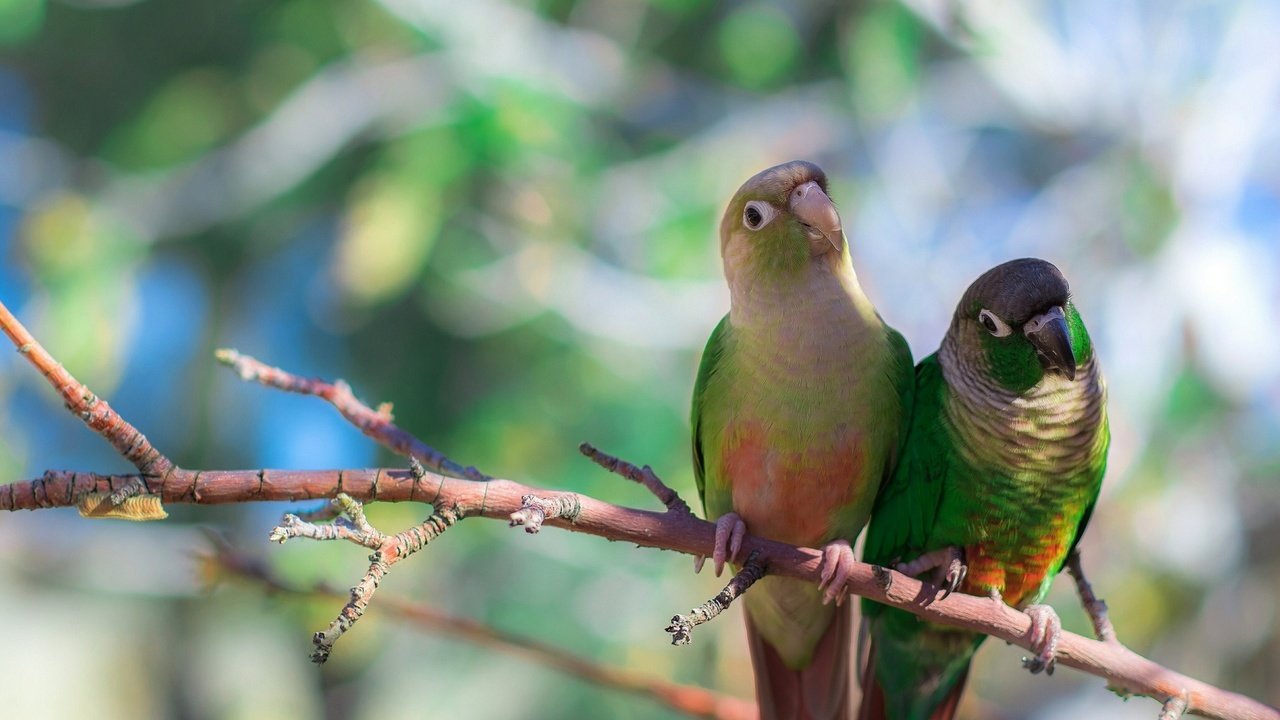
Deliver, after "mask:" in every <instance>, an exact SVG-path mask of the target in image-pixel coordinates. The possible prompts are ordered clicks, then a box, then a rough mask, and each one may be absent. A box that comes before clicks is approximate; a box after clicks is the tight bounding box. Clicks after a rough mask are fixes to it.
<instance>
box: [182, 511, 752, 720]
mask: <svg viewBox="0 0 1280 720" xmlns="http://www.w3.org/2000/svg"><path fill="white" fill-rule="evenodd" d="M210 539H211V541H212V543H213V551H212V552H211V553H209V554H201V556H200V558H201V560H202V561H203V562H204V564H205V567H206V569H207V570H210V571H211V574H212V575H213V576H214V578H215V579H218V578H220V577H222V576H230V577H233V578H236V579H240V580H245V581H248V582H251V583H254V584H256V585H258V586H260V587H262V588H264V589H266V590H267V591H269V592H272V593H282V594H286V595H294V596H298V597H303V598H308V597H310V598H337V597H341V596H342V593H341V592H339V591H337V590H335V589H333V588H331V587H329V586H327V585H324V584H317V585H314V586H312V587H303V586H300V585H295V584H290V583H287V582H286V581H284V580H283V579H282V578H280V576H279V575H278V574H276V573H274V572H272V571H271V569H270V568H269V567H267V565H266V564H265V563H263V562H262V561H261V560H259V559H257V558H254V557H251V556H248V555H246V554H243V553H238V552H236V551H235V550H233V549H232V548H231V546H230V545H229V544H228V543H227V542H226V541H225V540H223V539H222V538H221V537H219V536H217V535H216V534H212V533H211V534H210ZM377 607H378V610H380V611H382V612H386V613H389V614H391V615H394V616H396V617H398V618H400V619H402V620H406V621H408V622H410V623H412V624H414V625H417V626H418V627H421V628H423V629H424V630H428V631H431V632H436V633H440V634H442V635H447V636H450V637H455V638H459V639H461V640H465V641H468V642H472V643H475V644H477V645H481V646H484V647H488V648H493V649H496V650H501V651H503V652H507V653H511V654H513V655H520V656H523V657H525V658H527V659H529V660H532V661H534V662H535V663H537V664H539V665H541V666H544V667H550V668H554V669H556V670H559V671H560V672H563V673H566V674H568V675H572V676H574V677H577V678H581V679H582V680H585V681H587V682H589V683H594V684H596V685H599V686H601V687H606V688H612V689H614V690H621V691H623V692H629V693H634V694H636V695H639V696H641V697H647V698H649V699H651V700H653V701H655V702H658V703H660V704H662V705H665V706H666V707H669V708H671V709H672V710H675V711H677V712H680V713H683V714H685V715H689V716H692V717H699V718H709V719H710V720H754V719H755V718H757V717H758V715H759V713H758V710H757V709H756V706H755V703H752V702H749V701H746V700H741V699H739V698H735V697H730V696H728V695H721V694H720V693H716V692H712V691H710V690H706V689H703V688H700V687H695V686H692V685H680V684H677V683H673V682H669V681H666V680H660V679H657V678H651V677H648V676H647V675H645V674H642V673H639V672H635V671H633V670H627V669H624V668H618V667H609V666H604V665H599V664H597V663H595V662H593V661H591V660H587V659H585V658H580V657H577V656H575V655H572V654H570V653H567V652H565V651H564V650H561V649H559V648H557V647H554V646H552V645H548V644H546V643H541V642H538V641H537V640H533V639H530V638H526V637H522V636H520V635H515V634H513V633H508V632H503V631H501V630H497V629H494V628H492V627H490V626H488V625H485V624H484V623H481V622H479V621H477V620H472V619H471V618H465V617H460V616H456V615H449V614H447V613H444V612H441V611H440V610H437V609H435V608H433V607H431V606H429V605H424V604H422V603H415V602H410V601H408V600H403V599H400V598H395V597H390V598H389V597H385V596H384V597H380V598H379V600H378V606H377Z"/></svg>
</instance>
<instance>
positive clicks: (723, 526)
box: [693, 512, 747, 577]
mask: <svg viewBox="0 0 1280 720" xmlns="http://www.w3.org/2000/svg"><path fill="white" fill-rule="evenodd" d="M746 535H747V524H746V523H744V522H742V518H741V517H738V513H732V512H731V513H725V514H724V515H721V516H720V517H719V518H717V519H716V547H715V550H714V551H713V552H712V555H711V562H712V563H713V565H714V566H715V569H716V577H720V574H721V573H723V572H724V563H725V560H728V561H729V562H735V563H736V562H738V559H739V558H738V556H739V555H741V553H742V540H743V538H745V537H746ZM706 561H707V558H706V557H705V556H703V555H697V556H695V557H694V558H693V571H694V572H695V573H698V572H702V565H703V563H705V562H706Z"/></svg>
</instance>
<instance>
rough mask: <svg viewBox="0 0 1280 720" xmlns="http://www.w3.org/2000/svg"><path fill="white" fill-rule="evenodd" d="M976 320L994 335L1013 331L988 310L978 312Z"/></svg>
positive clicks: (1004, 334)
mask: <svg viewBox="0 0 1280 720" xmlns="http://www.w3.org/2000/svg"><path fill="white" fill-rule="evenodd" d="M978 322H980V323H982V327H984V328H986V329H987V332H989V333H991V334H992V335H995V336H996V337H1005V336H1007V335H1008V334H1009V333H1011V332H1013V330H1012V329H1011V328H1010V327H1009V325H1008V324H1007V323H1005V321H1003V320H1001V319H1000V318H998V317H996V314H995V313H993V312H991V311H990V310H983V311H982V312H980V313H978Z"/></svg>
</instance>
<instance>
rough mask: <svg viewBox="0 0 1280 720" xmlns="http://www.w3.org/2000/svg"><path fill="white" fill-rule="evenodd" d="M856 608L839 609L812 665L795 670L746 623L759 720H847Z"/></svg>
mask: <svg viewBox="0 0 1280 720" xmlns="http://www.w3.org/2000/svg"><path fill="white" fill-rule="evenodd" d="M852 606H853V603H845V605H844V607H841V608H837V609H836V611H835V614H834V615H833V616H832V619H831V624H830V625H828V626H827V629H826V630H825V631H824V632H823V635H822V639H821V640H819V641H818V645H817V647H816V648H815V649H814V653H813V659H812V660H811V661H810V662H809V664H808V665H806V666H805V667H804V668H803V669H801V670H793V669H791V668H789V667H787V665H786V663H784V662H783V661H782V658H781V657H780V656H779V655H778V653H777V651H776V650H774V649H773V647H772V646H770V645H769V643H768V642H766V641H765V640H764V638H763V637H761V636H760V634H759V633H758V632H757V631H756V629H755V627H754V626H753V625H752V623H751V614H750V613H746V618H747V644H748V646H749V647H750V649H751V667H752V669H753V670H754V671H755V679H756V701H757V702H758V704H759V706H760V720H775V719H782V718H785V719H786V720H846V718H848V717H849V710H850V703H849V679H850V678H849V655H850V650H851V647H852V644H853V643H852V637H851V633H852V629H853V607H852Z"/></svg>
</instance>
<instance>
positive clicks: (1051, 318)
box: [1022, 306, 1076, 380]
mask: <svg viewBox="0 0 1280 720" xmlns="http://www.w3.org/2000/svg"><path fill="white" fill-rule="evenodd" d="M1022 332H1023V334H1024V335H1026V336H1027V339H1028V340H1030V341H1031V344H1032V345H1034V346H1035V348H1036V356H1037V357H1038V358H1039V359H1040V364H1041V365H1042V366H1043V367H1044V369H1045V370H1046V371H1050V370H1056V371H1058V372H1060V373H1062V374H1063V375H1065V376H1066V378H1067V379H1068V380H1075V379H1076V357H1075V355H1074V354H1073V353H1072V352H1071V334H1070V332H1069V331H1068V330H1067V317H1066V314H1065V313H1063V311H1062V306H1057V307H1054V308H1053V309H1052V310H1050V311H1048V312H1046V313H1041V314H1039V315H1036V316H1035V317H1033V318H1031V319H1030V320H1028V321H1027V324H1025V325H1023V326H1022Z"/></svg>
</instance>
